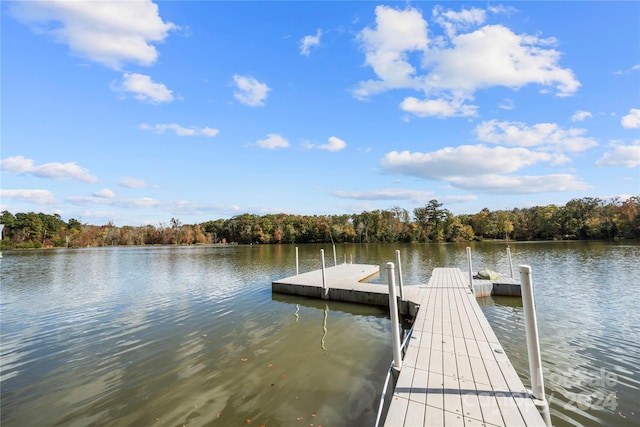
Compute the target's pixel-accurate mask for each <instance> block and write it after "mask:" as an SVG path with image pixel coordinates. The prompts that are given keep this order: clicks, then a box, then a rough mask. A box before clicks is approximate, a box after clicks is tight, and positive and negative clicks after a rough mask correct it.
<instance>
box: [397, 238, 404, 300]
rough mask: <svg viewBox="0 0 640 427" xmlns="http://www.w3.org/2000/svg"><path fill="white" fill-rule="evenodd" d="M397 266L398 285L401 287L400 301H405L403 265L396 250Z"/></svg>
mask: <svg viewBox="0 0 640 427" xmlns="http://www.w3.org/2000/svg"><path fill="white" fill-rule="evenodd" d="M396 264H398V285H399V286H400V301H404V282H403V281H402V264H401V263H400V251H399V250H396Z"/></svg>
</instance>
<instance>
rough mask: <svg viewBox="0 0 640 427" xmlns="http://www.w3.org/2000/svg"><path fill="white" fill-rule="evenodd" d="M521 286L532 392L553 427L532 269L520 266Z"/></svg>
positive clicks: (545, 420) (545, 419) (538, 406)
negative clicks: (547, 397)
mask: <svg viewBox="0 0 640 427" xmlns="http://www.w3.org/2000/svg"><path fill="white" fill-rule="evenodd" d="M519 270H520V286H521V289H522V307H523V309H524V327H525V331H526V334H527V355H528V358H529V375H530V377H531V392H532V394H533V397H534V398H535V399H536V401H535V402H534V403H535V404H536V407H537V408H538V411H540V415H542V418H543V419H544V422H545V424H546V425H547V426H549V427H550V426H551V415H550V413H549V402H547V399H546V398H545V394H544V378H543V376H542V358H541V356H540V341H539V339H538V322H537V320H536V307H535V301H534V299H533V281H532V279H531V267H530V266H528V265H521V266H519Z"/></svg>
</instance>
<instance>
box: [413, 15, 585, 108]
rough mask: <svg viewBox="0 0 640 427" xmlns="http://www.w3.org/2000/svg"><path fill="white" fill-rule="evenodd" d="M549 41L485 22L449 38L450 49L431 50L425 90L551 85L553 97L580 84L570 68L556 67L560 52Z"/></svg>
mask: <svg viewBox="0 0 640 427" xmlns="http://www.w3.org/2000/svg"><path fill="white" fill-rule="evenodd" d="M551 44H553V39H543V38H539V37H536V36H528V35H518V34H515V33H514V32H512V31H511V30H510V29H509V28H507V27H504V26H502V25H487V26H484V27H482V28H480V29H478V30H476V31H474V32H471V33H466V34H460V35H458V36H456V37H454V38H453V39H452V40H451V47H450V48H443V49H436V50H435V51H434V52H433V54H432V55H429V57H428V58H426V59H427V61H432V62H433V63H434V66H433V68H432V70H431V72H430V73H429V74H428V75H427V76H426V79H425V81H426V87H427V89H432V88H436V89H444V90H451V91H462V92H464V93H473V92H475V91H476V90H478V89H481V88H486V87H493V86H504V87H508V88H512V89H517V88H520V87H522V86H526V85H528V84H532V83H533V84H540V85H543V86H554V85H555V86H556V89H557V94H558V96H567V95H572V94H573V93H574V92H575V91H576V90H577V89H578V88H579V87H580V82H578V81H577V80H576V79H575V77H574V75H573V71H571V70H570V69H565V68H561V67H559V66H558V65H557V62H558V61H559V59H560V53H559V52H557V51H555V50H554V49H549V48H547V46H548V45H551Z"/></svg>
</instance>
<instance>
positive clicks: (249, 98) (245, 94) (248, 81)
mask: <svg viewBox="0 0 640 427" xmlns="http://www.w3.org/2000/svg"><path fill="white" fill-rule="evenodd" d="M233 82H234V83H235V85H236V89H237V90H236V91H235V92H234V93H233V96H234V97H235V98H236V99H237V100H238V101H240V102H241V103H243V104H245V105H248V106H250V107H262V106H263V105H264V101H265V100H266V99H267V95H268V94H269V91H270V90H271V89H270V88H269V86H267V85H266V84H265V83H260V82H259V81H257V80H256V79H254V78H253V77H247V76H239V75H237V74H236V75H234V76H233Z"/></svg>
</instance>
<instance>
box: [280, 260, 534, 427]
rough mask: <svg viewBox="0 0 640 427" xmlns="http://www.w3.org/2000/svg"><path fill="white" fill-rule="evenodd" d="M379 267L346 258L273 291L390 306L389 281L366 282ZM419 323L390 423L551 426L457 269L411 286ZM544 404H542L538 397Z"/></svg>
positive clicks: (409, 301) (408, 295)
mask: <svg viewBox="0 0 640 427" xmlns="http://www.w3.org/2000/svg"><path fill="white" fill-rule="evenodd" d="M378 272H379V266H368V265H364V264H343V265H338V266H334V267H329V268H327V269H326V271H325V280H326V286H327V288H328V292H326V293H325V292H324V291H323V289H322V287H323V285H322V272H321V271H319V270H317V271H313V272H310V273H304V274H300V275H297V276H292V277H289V278H285V279H281V280H278V281H276V282H273V284H272V290H273V292H277V293H286V294H293V295H301V296H307V297H315V298H322V297H323V295H325V297H324V298H325V299H329V300H334V299H335V300H339V301H348V302H356V303H364V304H374V305H383V306H388V305H389V296H388V295H389V291H388V287H387V286H385V285H380V284H368V283H363V282H362V281H363V280H366V278H368V277H371V276H372V275H375V274H377V273H378ZM404 299H405V302H404V304H406V307H410V310H409V311H410V312H412V313H411V314H412V315H414V317H415V319H414V326H413V332H412V334H411V338H410V339H409V342H408V345H407V348H406V352H405V355H404V359H403V363H402V368H401V369H400V371H399V372H398V373H397V382H396V384H395V388H394V391H393V395H392V396H391V399H390V400H391V401H390V404H389V407H388V411H387V414H386V417H385V419H384V425H385V426H387V427H390V426H403V427H404V426H443V425H446V426H475V425H478V426H481V425H485V426H545V425H546V424H545V422H544V420H543V418H542V416H541V415H540V413H539V411H538V408H537V407H536V402H535V401H534V399H533V397H532V395H531V394H530V393H529V392H528V391H527V389H526V388H525V387H524V385H523V383H522V381H521V380H520V378H519V376H518V374H517V373H516V371H515V369H514V368H513V366H512V365H511V363H510V361H509V359H508V357H507V355H506V354H505V352H504V349H503V348H502V346H501V345H500V343H499V341H498V339H497V337H496V335H495V333H494V332H493V330H492V328H491V326H490V324H489V322H488V321H487V319H486V317H485V316H484V314H483V313H482V310H481V309H480V306H479V305H478V303H477V302H476V299H475V296H474V294H473V292H472V291H471V289H470V287H469V279H468V274H467V273H463V272H462V271H461V270H460V269H458V268H436V269H434V270H433V273H432V276H431V278H430V280H429V283H428V284H427V285H420V286H415V285H414V286H405V287H404ZM538 403H539V402H538Z"/></svg>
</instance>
